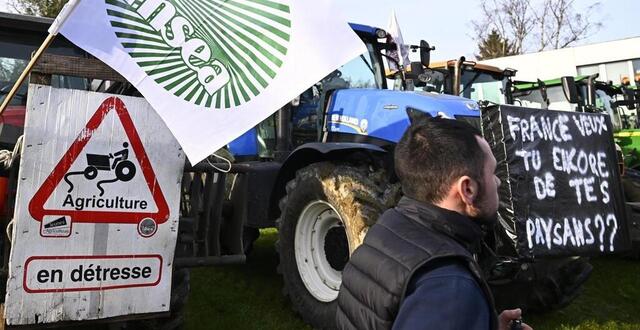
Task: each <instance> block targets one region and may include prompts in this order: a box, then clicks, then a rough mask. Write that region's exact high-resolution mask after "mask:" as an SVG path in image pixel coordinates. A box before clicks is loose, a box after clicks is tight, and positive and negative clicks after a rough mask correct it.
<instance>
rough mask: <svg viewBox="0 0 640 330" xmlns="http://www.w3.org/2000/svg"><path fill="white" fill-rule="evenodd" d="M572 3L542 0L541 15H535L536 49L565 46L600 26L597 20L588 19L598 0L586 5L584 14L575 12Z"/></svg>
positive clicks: (587, 35) (586, 35)
mask: <svg viewBox="0 0 640 330" xmlns="http://www.w3.org/2000/svg"><path fill="white" fill-rule="evenodd" d="M573 3H574V0H544V2H543V4H542V10H541V11H540V13H542V14H543V15H540V16H537V17H536V21H537V22H538V27H537V31H538V32H537V39H538V40H539V45H540V46H539V48H538V50H544V49H549V48H553V49H559V48H564V47H567V46H569V45H571V44H573V43H575V42H577V41H580V40H582V39H585V38H587V37H589V36H590V35H592V34H593V33H595V32H597V31H598V30H599V29H600V28H601V27H602V22H600V21H599V20H590V18H593V17H595V13H596V11H597V10H598V9H599V7H600V3H599V2H595V3H593V4H591V5H590V6H589V7H587V9H586V10H585V12H584V14H581V13H577V12H575V10H574V8H573Z"/></svg>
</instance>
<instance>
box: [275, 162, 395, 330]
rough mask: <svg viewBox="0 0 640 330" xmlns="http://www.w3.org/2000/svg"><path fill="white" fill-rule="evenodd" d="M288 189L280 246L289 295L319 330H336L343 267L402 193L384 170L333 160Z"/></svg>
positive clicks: (280, 222) (302, 174)
mask: <svg viewBox="0 0 640 330" xmlns="http://www.w3.org/2000/svg"><path fill="white" fill-rule="evenodd" d="M390 187H395V190H394V189H390ZM286 188H287V189H286V190H287V194H286V196H285V197H284V198H283V199H282V200H281V201H280V209H281V218H280V219H279V220H278V228H279V241H278V243H277V248H278V252H279V255H280V266H279V267H278V270H279V272H280V273H281V274H282V276H283V279H284V285H285V288H284V290H285V294H287V295H288V296H289V298H290V300H291V302H292V305H293V308H294V310H295V311H296V312H297V313H299V314H300V315H301V316H302V318H303V319H304V320H305V321H306V322H307V323H309V324H311V325H312V326H313V327H314V328H334V327H335V321H334V320H335V313H336V298H337V297H338V292H339V289H340V284H341V283H342V269H343V268H344V266H345V265H346V263H347V261H348V260H349V256H350V254H351V253H352V252H353V250H355V248H356V247H358V246H359V245H360V244H361V243H362V240H363V239H364V236H365V234H366V231H367V229H368V228H369V226H371V225H372V224H373V223H375V221H376V220H377V219H378V216H379V215H380V214H381V213H382V212H383V211H384V210H385V209H387V208H388V207H391V206H392V205H393V204H394V203H395V202H396V200H397V197H398V196H399V189H398V188H397V187H396V186H393V185H389V184H388V180H387V178H386V175H385V174H384V172H383V171H381V170H378V171H376V170H373V169H370V168H368V167H366V166H351V165H340V164H334V163H330V162H323V163H317V164H312V165H309V166H308V167H305V168H303V169H301V170H299V171H298V172H297V174H296V177H295V179H293V180H292V181H290V182H289V183H288V184H287V187H286Z"/></svg>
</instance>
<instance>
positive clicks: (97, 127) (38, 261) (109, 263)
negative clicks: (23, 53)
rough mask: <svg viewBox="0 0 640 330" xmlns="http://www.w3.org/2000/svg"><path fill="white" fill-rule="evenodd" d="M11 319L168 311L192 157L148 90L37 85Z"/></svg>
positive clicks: (17, 227) (13, 263) (9, 299)
mask: <svg viewBox="0 0 640 330" xmlns="http://www.w3.org/2000/svg"><path fill="white" fill-rule="evenodd" d="M27 109H28V110H27V119H26V125H25V133H24V148H23V152H22V160H21V162H20V173H19V182H18V192H17V198H16V208H15V218H14V219H15V224H14V230H13V239H12V248H11V257H10V274H9V280H8V283H7V296H6V305H5V317H6V320H7V324H9V325H21V324H33V323H43V322H44V323H49V322H58V321H75V320H89V319H99V318H107V317H114V316H120V315H129V314H143V313H155V312H165V311H168V310H169V300H170V294H171V265H172V262H173V253H174V249H175V244H176V238H177V227H178V213H179V209H178V208H179V201H180V184H181V178H182V171H183V166H184V162H185V156H184V154H183V152H182V150H181V148H180V146H179V144H178V143H177V142H176V141H175V139H174V137H173V136H172V135H171V133H170V132H169V130H168V129H167V127H166V126H165V124H164V123H163V121H162V120H161V119H160V117H159V116H158V115H157V114H156V112H155V111H153V109H152V108H151V107H150V106H149V104H148V103H147V102H146V101H145V100H144V99H142V98H134V97H127V96H114V95H107V94H100V93H92V92H85V91H74V90H65V89H55V88H51V87H48V86H39V85H31V86H30V87H29V101H28V104H27Z"/></svg>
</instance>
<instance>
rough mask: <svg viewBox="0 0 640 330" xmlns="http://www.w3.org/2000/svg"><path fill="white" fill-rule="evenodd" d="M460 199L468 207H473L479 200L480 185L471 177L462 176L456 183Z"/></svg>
mask: <svg viewBox="0 0 640 330" xmlns="http://www.w3.org/2000/svg"><path fill="white" fill-rule="evenodd" d="M456 186H457V188H458V194H459V196H460V199H461V200H462V201H463V202H464V204H466V205H473V203H474V202H475V200H476V198H478V194H479V191H478V183H477V182H476V180H473V179H472V178H471V177H469V176H466V175H465V176H462V177H460V178H459V179H458V181H457V182H456Z"/></svg>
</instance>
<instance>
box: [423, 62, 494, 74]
mask: <svg viewBox="0 0 640 330" xmlns="http://www.w3.org/2000/svg"><path fill="white" fill-rule="evenodd" d="M457 61H458V60H448V61H435V62H431V64H429V68H431V69H445V68H449V67H453V66H455V65H456V62H457ZM464 63H465V64H469V65H473V67H474V69H476V70H478V71H485V72H489V73H494V74H502V73H503V72H504V70H503V69H500V68H498V67H496V66H492V65H487V64H482V63H477V62H473V61H465V62H464Z"/></svg>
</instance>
